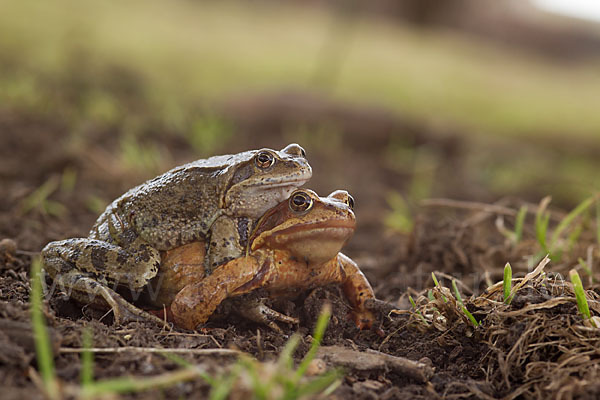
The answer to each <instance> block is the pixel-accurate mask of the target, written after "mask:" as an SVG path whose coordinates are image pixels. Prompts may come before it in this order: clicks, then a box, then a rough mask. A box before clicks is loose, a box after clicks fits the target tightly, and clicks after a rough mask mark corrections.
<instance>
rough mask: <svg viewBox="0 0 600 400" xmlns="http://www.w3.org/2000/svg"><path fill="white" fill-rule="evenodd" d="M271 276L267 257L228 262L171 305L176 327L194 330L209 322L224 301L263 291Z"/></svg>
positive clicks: (182, 291) (186, 288)
mask: <svg viewBox="0 0 600 400" xmlns="http://www.w3.org/2000/svg"><path fill="white" fill-rule="evenodd" d="M270 273H271V261H270V259H269V258H268V257H260V256H258V255H257V254H254V255H251V256H245V257H239V258H236V259H235V260H231V261H229V262H228V263H226V264H224V265H222V266H220V267H219V268H218V269H217V270H215V271H214V272H213V273H212V274H211V275H209V276H207V277H206V278H204V279H203V280H201V281H199V282H194V283H191V284H189V285H187V286H186V287H184V288H183V289H181V291H180V292H179V293H177V296H175V300H173V302H172V303H171V312H172V315H173V319H174V321H175V324H176V325H177V326H180V327H182V328H185V329H190V330H191V329H195V328H196V327H197V326H198V325H199V324H201V323H204V322H206V321H207V320H208V318H209V317H210V316H211V315H212V313H213V312H214V311H215V309H216V308H217V307H218V305H219V304H221V302H222V301H223V300H225V299H226V298H228V297H230V296H232V295H241V294H245V293H249V292H251V291H252V290H254V289H256V288H258V287H260V286H261V285H262V283H263V282H264V281H265V280H266V279H268V276H269V275H270Z"/></svg>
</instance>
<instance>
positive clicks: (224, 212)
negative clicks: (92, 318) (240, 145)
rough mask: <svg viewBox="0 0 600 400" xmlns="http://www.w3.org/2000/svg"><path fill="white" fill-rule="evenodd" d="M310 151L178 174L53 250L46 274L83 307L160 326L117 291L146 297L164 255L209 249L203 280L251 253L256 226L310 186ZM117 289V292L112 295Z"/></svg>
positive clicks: (140, 190)
mask: <svg viewBox="0 0 600 400" xmlns="http://www.w3.org/2000/svg"><path fill="white" fill-rule="evenodd" d="M311 175H312V170H311V167H310V165H309V164H308V161H307V160H306V154H305V152H304V149H303V148H302V147H300V146H299V145H297V144H290V145H288V146H287V147H285V148H284V149H282V150H280V151H275V150H271V149H261V150H253V151H246V152H242V153H239V154H234V155H223V156H215V157H211V158H208V159H206V160H198V161H194V162H192V163H189V164H186V165H183V166H180V167H176V168H174V169H172V170H170V171H168V172H166V173H164V174H163V175H160V176H158V177H156V178H154V179H152V180H149V181H147V182H145V183H143V184H141V185H139V186H137V187H135V188H133V189H131V190H129V191H128V192H127V193H125V194H124V195H122V196H121V197H119V198H118V199H116V200H115V201H113V202H112V204H110V205H109V206H108V207H107V208H106V210H105V211H104V213H102V215H100V217H99V218H98V220H97V221H96V223H95V224H94V226H93V227H92V229H91V231H90V234H89V236H88V237H87V238H75V239H67V240H61V241H57V242H51V243H48V244H47V245H46V247H44V249H43V250H42V258H43V261H44V266H45V270H46V271H47V272H48V274H49V275H50V277H51V278H52V279H53V280H54V281H55V282H56V283H57V284H58V285H60V286H61V287H62V288H63V289H67V290H68V292H70V293H71V296H73V297H74V298H76V299H77V300H79V301H81V302H83V303H88V304H96V305H104V306H105V305H106V304H108V306H110V307H111V308H112V310H113V313H114V317H115V322H116V323H121V322H126V321H131V320H139V319H146V320H154V322H157V323H162V320H160V319H159V318H157V317H155V316H153V315H151V314H149V313H146V312H144V311H142V310H140V309H138V308H137V307H135V306H134V305H133V304H131V303H129V302H128V301H126V300H125V299H124V298H123V297H121V295H120V294H118V293H117V292H116V291H115V290H113V289H116V288H117V287H127V288H129V290H130V291H131V293H132V294H133V293H135V292H139V291H141V290H142V289H143V288H144V287H145V286H146V284H147V283H148V282H149V281H150V280H151V279H152V278H153V277H155V276H156V275H157V272H158V269H159V267H160V261H161V251H162V252H164V251H167V250H171V249H173V248H176V247H180V246H182V245H184V244H187V243H191V242H198V241H203V242H204V243H206V257H205V263H204V269H205V274H206V275H209V274H210V273H211V272H212V270H213V269H214V268H215V267H217V266H218V265H221V264H223V263H225V262H227V261H229V260H231V259H233V258H237V257H239V256H241V255H242V254H243V252H244V251H245V248H246V245H247V240H248V237H249V234H250V231H251V229H252V226H253V225H254V223H255V222H256V220H257V219H258V218H259V217H260V216H261V215H262V214H263V213H264V212H265V211H267V210H268V209H270V208H272V207H274V206H275V205H276V204H278V203H280V202H281V201H283V200H285V199H286V198H287V197H288V196H289V194H290V193H292V192H293V191H294V190H295V189H297V188H298V187H299V186H302V185H303V184H304V183H305V182H306V181H308V180H309V179H310V177H311ZM111 287H112V288H111Z"/></svg>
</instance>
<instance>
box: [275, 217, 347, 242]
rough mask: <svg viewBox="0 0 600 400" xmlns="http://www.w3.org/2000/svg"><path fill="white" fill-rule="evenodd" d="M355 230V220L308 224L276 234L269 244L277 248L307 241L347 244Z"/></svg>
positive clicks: (291, 227)
mask: <svg viewBox="0 0 600 400" xmlns="http://www.w3.org/2000/svg"><path fill="white" fill-rule="evenodd" d="M355 228H356V222H355V221H354V220H333V221H322V222H307V223H304V224H297V225H294V226H290V227H288V228H284V229H282V230H280V231H278V232H276V233H274V234H273V235H272V237H271V238H270V240H269V242H270V243H271V244H272V245H275V246H277V245H285V244H287V243H290V242H302V241H307V240H320V241H323V242H341V243H345V242H346V240H348V239H349V238H350V237H351V236H352V234H353V233H354V230H355Z"/></svg>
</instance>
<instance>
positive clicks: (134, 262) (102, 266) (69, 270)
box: [42, 238, 164, 325]
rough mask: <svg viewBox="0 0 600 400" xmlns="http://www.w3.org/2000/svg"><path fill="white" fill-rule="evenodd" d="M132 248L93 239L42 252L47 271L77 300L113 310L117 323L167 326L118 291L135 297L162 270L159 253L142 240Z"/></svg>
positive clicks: (64, 243) (135, 241) (72, 241)
mask: <svg viewBox="0 0 600 400" xmlns="http://www.w3.org/2000/svg"><path fill="white" fill-rule="evenodd" d="M129 245H130V246H129V247H128V248H123V247H121V246H118V245H116V244H112V243H107V242H104V241H101V240H96V239H89V238H78V239H67V240H62V241H58V242H51V243H49V244H48V245H46V247H44V249H43V250H42V258H43V261H44V269H45V270H46V272H48V274H49V275H50V277H51V278H52V280H53V281H55V282H56V284H57V285H59V286H61V287H62V288H63V289H65V291H66V292H67V293H71V294H72V295H73V297H75V298H76V299H77V300H79V301H81V302H84V303H88V304H95V305H101V304H103V305H108V306H109V307H111V308H112V309H113V313H114V317H115V322H116V323H123V322H126V321H131V320H140V319H145V320H150V321H153V322H155V323H157V324H161V325H164V322H163V321H162V320H160V319H159V318H157V317H155V316H153V315H150V314H148V313H146V312H144V311H142V310H140V309H139V308H137V307H135V306H134V305H132V304H131V303H129V302H127V301H126V300H125V299H124V298H123V297H122V296H121V295H119V294H118V293H117V292H116V291H115V290H116V288H117V286H119V287H123V286H125V287H127V288H128V289H129V290H130V291H131V293H132V294H135V293H136V292H139V291H140V290H141V289H142V288H143V286H144V285H145V284H146V283H147V281H148V280H149V279H150V278H152V277H153V276H154V275H156V272H157V270H158V266H159V263H160V254H159V252H158V251H157V250H155V249H154V248H152V247H151V246H149V245H148V244H146V243H145V242H143V241H142V240H141V239H140V238H136V239H133V240H132V241H131V242H130V243H129Z"/></svg>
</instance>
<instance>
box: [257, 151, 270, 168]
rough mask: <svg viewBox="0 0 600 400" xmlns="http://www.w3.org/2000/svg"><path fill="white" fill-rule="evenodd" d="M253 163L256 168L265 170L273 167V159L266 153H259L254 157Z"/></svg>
mask: <svg viewBox="0 0 600 400" xmlns="http://www.w3.org/2000/svg"><path fill="white" fill-rule="evenodd" d="M255 161H256V166H257V167H258V168H261V169H266V168H269V167H270V166H271V165H273V163H274V162H275V158H274V157H273V154H271V153H269V152H268V151H261V152H260V153H258V154H257V155H256V158H255Z"/></svg>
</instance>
